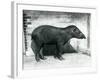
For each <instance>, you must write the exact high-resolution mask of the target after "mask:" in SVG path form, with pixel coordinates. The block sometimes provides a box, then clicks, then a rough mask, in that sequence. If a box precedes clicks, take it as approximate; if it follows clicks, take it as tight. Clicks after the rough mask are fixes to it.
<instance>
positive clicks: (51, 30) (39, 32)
mask: <svg viewBox="0 0 100 80" xmlns="http://www.w3.org/2000/svg"><path fill="white" fill-rule="evenodd" d="M59 32H61V30H60V28H57V27H54V26H50V25H42V26H39V27H37V28H36V29H35V30H34V31H33V33H32V36H33V35H35V36H37V37H38V38H39V39H41V40H42V41H44V42H49V41H55V40H57V39H56V37H57V35H58V34H59Z"/></svg>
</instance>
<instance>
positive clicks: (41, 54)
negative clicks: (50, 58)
mask: <svg viewBox="0 0 100 80" xmlns="http://www.w3.org/2000/svg"><path fill="white" fill-rule="evenodd" d="M42 50H43V48H42V49H41V50H40V58H41V59H42V60H45V59H47V58H45V57H44V55H43V51H42Z"/></svg>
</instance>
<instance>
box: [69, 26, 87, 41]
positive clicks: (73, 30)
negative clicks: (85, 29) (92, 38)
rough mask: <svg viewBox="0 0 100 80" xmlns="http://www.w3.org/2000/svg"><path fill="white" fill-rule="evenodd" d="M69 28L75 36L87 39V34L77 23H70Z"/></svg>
mask: <svg viewBox="0 0 100 80" xmlns="http://www.w3.org/2000/svg"><path fill="white" fill-rule="evenodd" d="M67 29H69V31H70V34H71V36H72V37H73V38H78V39H86V37H85V35H84V34H83V33H82V32H81V31H80V30H79V29H78V28H77V27H76V26H75V25H70V26H68V27H67Z"/></svg>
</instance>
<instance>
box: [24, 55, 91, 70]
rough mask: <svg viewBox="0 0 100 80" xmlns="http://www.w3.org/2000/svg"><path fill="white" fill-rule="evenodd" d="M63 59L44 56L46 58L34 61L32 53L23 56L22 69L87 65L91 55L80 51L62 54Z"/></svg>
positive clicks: (89, 63) (89, 64)
mask: <svg viewBox="0 0 100 80" xmlns="http://www.w3.org/2000/svg"><path fill="white" fill-rule="evenodd" d="M63 57H64V59H65V60H62V61H60V60H58V59H55V58H54V57H53V56H46V58H47V59H46V60H41V61H40V62H36V60H35V58H34V55H31V56H24V69H47V68H61V67H62V68H68V67H89V66H91V56H89V55H85V54H82V53H71V54H68V53H66V54H64V55H63Z"/></svg>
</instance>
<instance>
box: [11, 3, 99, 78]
mask: <svg viewBox="0 0 100 80" xmlns="http://www.w3.org/2000/svg"><path fill="white" fill-rule="evenodd" d="M33 7H34V8H35V10H54V9H53V8H55V9H56V10H54V11H61V12H62V11H64V10H66V11H70V10H69V9H71V11H70V12H72V11H75V12H77V10H79V11H78V12H84V11H85V12H84V13H87V12H89V13H91V16H92V17H91V30H90V31H91V33H90V34H91V36H90V38H91V41H90V42H91V46H92V47H91V52H92V53H94V54H92V55H93V57H92V62H93V63H92V65H91V67H84V68H83V67H81V68H68V69H66V68H63V69H62V68H61V69H57V70H56V69H46V70H44V69H41V70H31V71H30V70H23V65H22V64H23V56H22V55H23V54H21V52H22V37H23V36H22V30H23V27H22V19H21V18H22V15H20V14H22V12H21V11H22V9H26V8H29V9H32V8H33ZM44 7H45V9H43V8H44ZM66 11H65V12H66ZM19 17H21V18H20V21H21V22H19ZM19 23H20V24H19ZM93 26H96V8H92V7H89V8H87V7H74V6H58V5H41V4H31V3H30V4H29V3H19V2H12V3H11V77H12V78H17V77H33V76H35V77H40V76H44V75H48V76H49V75H52V76H54V75H63V74H64V75H66V74H73V73H91V72H96V71H97V63H96V49H95V46H96V45H95V42H94V38H92V36H94V37H95V34H94V33H95V32H96V29H95V28H96V27H93ZM22 53H23V52H22ZM66 71H67V72H66ZM46 73H48V74H46ZM30 74H31V75H30Z"/></svg>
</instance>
